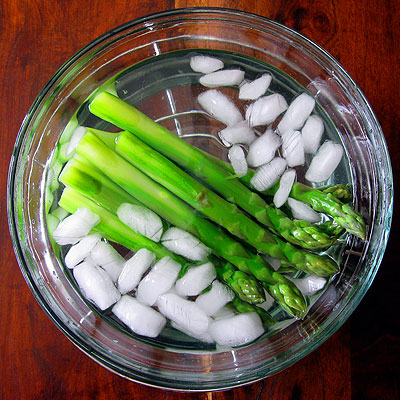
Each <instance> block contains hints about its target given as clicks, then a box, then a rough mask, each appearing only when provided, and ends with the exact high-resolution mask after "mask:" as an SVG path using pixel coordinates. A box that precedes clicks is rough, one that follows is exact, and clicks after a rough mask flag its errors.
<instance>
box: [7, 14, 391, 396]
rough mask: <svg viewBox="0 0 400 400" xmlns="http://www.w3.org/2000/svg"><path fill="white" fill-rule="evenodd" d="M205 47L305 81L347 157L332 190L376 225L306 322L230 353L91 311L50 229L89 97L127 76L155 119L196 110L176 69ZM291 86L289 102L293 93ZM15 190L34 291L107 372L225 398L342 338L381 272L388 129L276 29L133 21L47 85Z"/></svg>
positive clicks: (315, 57) (182, 19)
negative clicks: (62, 150) (154, 335)
mask: <svg viewBox="0 0 400 400" xmlns="http://www.w3.org/2000/svg"><path fill="white" fill-rule="evenodd" d="M199 49H200V50H203V51H217V52H221V54H227V55H230V56H232V57H233V58H234V59H235V60H236V62H237V63H240V62H241V61H240V60H242V61H243V60H247V61H248V60H254V59H256V60H258V62H260V63H265V64H263V65H266V66H268V68H270V69H271V70H276V71H277V73H278V72H279V73H280V74H281V75H280V76H282V77H283V78H282V82H289V83H290V82H291V83H293V82H297V84H298V85H301V87H303V88H305V89H307V90H308V91H310V92H311V93H312V94H313V95H314V96H315V98H316V100H317V102H318V104H319V106H320V107H322V108H323V109H324V110H325V111H326V113H327V115H328V116H329V118H330V120H331V122H332V123H333V124H334V125H335V126H336V128H337V131H335V132H334V133H332V134H334V135H336V136H337V137H336V139H337V140H339V141H341V142H342V144H343V146H344V149H345V163H343V166H342V167H341V168H340V169H339V172H338V173H335V175H334V176H333V178H332V180H331V181H332V183H335V182H338V181H341V182H343V180H345V181H346V183H350V184H351V185H352V187H353V194H354V198H355V199H356V204H355V207H356V208H357V210H359V211H360V212H361V213H362V215H363V217H364V218H365V220H366V222H367V225H368V238H367V240H366V241H361V240H359V239H357V238H355V237H353V236H350V237H348V238H347V239H346V241H345V242H344V243H343V244H342V246H341V248H340V254H341V271H340V273H339V274H337V275H336V276H335V277H334V279H333V280H332V281H331V282H330V283H329V287H328V288H327V290H326V291H324V293H323V294H322V295H321V296H320V297H319V298H318V299H317V300H316V301H315V302H314V304H313V305H312V307H311V309H310V311H309V312H308V314H307V316H306V318H305V319H304V320H302V321H294V322H293V323H291V324H290V325H289V326H287V327H286V328H285V329H281V330H279V331H277V332H274V333H273V334H270V335H268V337H264V338H261V339H260V340H257V341H255V342H253V343H251V344H249V345H246V346H242V347H240V348H235V349H229V350H227V349H214V350H213V349H209V348H207V347H205V348H203V347H202V346H200V345H199V346H198V347H196V346H194V345H193V344H192V343H189V344H188V345H187V346H186V345H185V343H183V342H179V339H176V342H174V343H170V344H165V343H164V344H162V342H157V341H156V342H152V341H149V340H143V339H142V338H140V337H138V336H135V335H129V334H127V333H126V331H124V329H120V327H118V326H116V325H115V324H113V323H112V322H110V321H109V320H107V319H103V318H101V317H100V316H99V315H97V314H96V313H94V312H92V311H91V308H90V307H89V306H88V304H87V303H86V302H85V301H84V300H83V299H82V297H81V296H80V295H79V292H78V291H76V289H75V286H74V285H73V284H72V283H71V280H70V279H69V277H68V276H67V275H66V274H65V273H64V268H63V265H62V263H61V262H60V259H59V253H58V251H57V249H55V248H53V246H52V244H51V242H50V239H49V235H48V229H47V220H46V201H47V202H48V201H49V197H50V200H51V195H50V196H49V193H48V194H47V195H46V186H47V182H48V181H49V180H50V179H51V178H52V177H51V176H50V175H51V174H50V173H49V165H50V162H51V157H52V154H53V152H54V149H55V148H56V144H57V141H58V139H59V137H60V135H61V133H62V132H63V130H64V128H65V127H66V125H67V123H68V121H69V120H70V119H71V117H72V116H73V115H74V114H75V113H76V112H77V110H78V109H81V110H82V109H84V106H83V108H82V105H84V104H85V101H86V100H87V99H88V98H89V97H90V95H91V94H93V92H94V91H95V90H96V89H98V87H99V86H100V85H108V84H110V82H113V80H111V81H110V79H112V77H114V76H116V75H117V74H120V75H119V78H117V81H116V82H114V83H115V84H116V87H117V88H118V85H120V86H119V90H120V91H121V93H119V94H121V95H125V96H126V98H127V99H128V100H129V99H130V100H131V101H132V102H133V103H135V104H139V105H142V106H143V107H142V108H144V109H145V111H147V112H148V113H149V116H150V117H152V118H160V117H163V116H165V115H167V114H171V113H174V112H180V111H186V110H187V109H188V107H189V108H190V107H192V105H191V104H190V106H188V103H187V102H190V101H192V100H190V99H191V98H192V97H193V93H194V92H195V89H193V91H192V88H193V85H192V84H193V82H192V77H191V76H190V74H185V71H182V70H181V69H180V68H179V65H178V64H179V62H178V61H176V60H180V58H179V57H181V56H182V54H186V53H185V51H187V50H189V51H192V52H193V53H196V52H198V51H199ZM162 57H164V58H163V59H167V60H169V61H168V62H172V64H171V65H172V66H173V67H171V68H170V69H169V70H168V71H169V73H168V74H167V75H162V74H161V75H159V74H158V73H159V71H158V70H152V65H153V64H154V61H157V60H158V59H161V58H162ZM171 60H172V61H171ZM174 60H175V61H176V62H177V63H178V64H176V63H175V64H174V62H175V61H174ZM138 63H140V64H138ZM137 65H139V66H145V68H141V69H140V71H141V72H138V73H137V74H136V73H135V74H133V75H132V74H130V75H129V74H127V73H126V71H129V69H128V68H129V67H131V66H137ZM154 65H155V64H154ZM127 69H128V70H127ZM255 71H257V68H256V67H255ZM140 74H142V75H140ZM126 76H128V80H129V85H131V86H129V85H128V86H126V87H125V88H124V87H122V86H121V82H123V80H124V79H125V78H124V77H126ZM140 85H142V86H140ZM185 87H189V88H190V90H189V92H185V91H184V90H185V89H184V88H185ZM287 87H288V91H289V92H290V90H291V86H290V84H288V86H287ZM144 89H146V90H144ZM182 90H183V92H182ZM188 94H189V95H190V96H188ZM150 100H151V101H150ZM83 114H84V112H83ZM86 117H88V116H87V115H86ZM86 117H85V118H86ZM88 118H89V119H90V117H88ZM92 122H93V121H92ZM93 123H94V124H95V123H96V121H94V122H93ZM168 123H169V125H170V126H169V127H170V128H171V129H172V130H174V131H175V132H176V133H178V134H182V132H183V133H189V134H190V132H191V131H193V130H196V129H197V131H198V132H199V131H200V132H201V131H202V129H203V128H205V127H206V126H202V125H201V124H200V123H199V122H196V121H194V120H193V118H189V119H186V120H185V121H179V120H177V119H175V120H170V121H169V122H168ZM199 124H200V125H199ZM205 125H207V124H205ZM211 142H212V141H211ZM213 143H214V142H213ZM210 148H212V149H213V152H214V154H216V155H220V153H221V151H222V150H221V149H220V148H219V149H220V150H218V146H217V147H215V146H214V147H213V145H210V143H208V149H210ZM8 188H9V189H8V216H9V226H10V231H11V236H12V240H13V245H14V248H15V253H16V255H17V258H18V262H19V265H20V267H21V271H22V273H23V275H24V277H25V279H26V281H27V283H28V285H29V287H30V288H31V290H32V292H33V294H34V296H35V297H36V299H37V301H38V302H39V303H40V305H41V306H42V308H43V309H44V310H45V312H46V313H47V314H48V315H49V316H50V318H51V320H52V321H53V322H54V323H55V324H56V325H57V326H58V327H59V328H60V329H61V331H62V332H64V334H65V335H66V336H67V337H68V338H69V339H70V340H71V341H72V342H73V343H75V344H76V345H77V346H78V347H79V348H80V349H81V350H82V351H83V352H85V353H86V354H87V355H88V356H89V357H91V358H92V359H93V360H95V361H97V362H98V363H99V364H101V365H103V366H104V367H106V368H108V369H109V370H111V371H113V372H115V373H117V374H119V375H121V376H123V377H126V378H128V379H130V380H133V381H136V382H140V383H144V384H147V385H151V386H155V387H161V388H168V389H175V390H188V391H190V390H193V391H206V390H218V389H227V388H232V387H236V386H240V385H243V384H247V383H250V382H254V381H256V380H258V379H262V378H264V377H267V376H270V375H272V374H275V373H277V372H279V371H281V370H282V369H284V368H286V367H288V366H290V365H292V364H293V363H295V362H297V361H298V360H300V359H301V358H303V357H304V356H306V355H307V354H309V353H310V352H311V351H313V350H314V349H316V348H317V347H318V346H319V345H321V344H322V343H323V342H324V341H325V340H327V339H328V338H329V337H330V336H331V335H332V334H333V333H334V332H335V331H336V330H337V329H339V327H340V326H341V325H342V324H343V323H344V322H345V321H346V319H347V318H348V317H349V316H350V314H351V313H352V312H353V311H354V309H355V308H356V307H357V305H358V304H359V302H360V301H361V299H362V298H363V296H364V295H365V293H366V291H367V290H368V288H369V286H370V285H371V283H372V281H373V279H374V276H375V274H376V272H377V270H378V268H379V265H380V262H381V259H382V256H383V253H384V251H385V247H386V243H387V239H388V234H389V229H390V223H391V216H392V198H393V193H392V191H393V187H392V171H391V165H390V160H389V156H388V152H387V147H386V143H385V140H384V136H383V133H382V130H381V127H380V126H379V123H378V121H377V120H376V117H375V115H374V113H373V111H372V110H371V108H370V106H369V104H368V102H367V100H366V99H365V97H364V96H363V94H362V92H361V91H360V89H359V88H358V86H357V85H356V84H355V83H354V81H353V80H352V79H351V78H350V76H349V75H348V74H347V73H346V72H345V71H344V70H343V68H342V67H341V66H340V65H339V64H338V63H337V61H335V60H334V59H333V58H332V57H331V56H330V55H329V54H328V53H326V52H325V51H324V50H323V49H321V48H320V47H318V46H317V45H315V44H314V43H313V42H311V41H310V40H308V39H307V38H305V37H304V36H302V35H300V34H298V33H296V32H294V31H293V30H291V29H289V28H287V27H285V26H283V25H281V24H278V23H276V22H274V21H271V20H268V19H266V18H262V17H260V16H257V15H252V14H248V13H244V12H239V11H233V10H227V9H212V8H211V9H209V8H206V9H202V8H192V9H190V8H189V9H181V10H174V11H167V12H163V13H159V14H154V15H151V16H147V17H144V18H140V19H137V20H134V21H132V22H129V23H127V24H125V25H122V26H120V27H118V28H116V29H114V30H112V31H110V32H108V33H106V34H104V35H103V36H101V37H99V38H98V39H96V40H95V41H93V42H92V43H90V44H88V45H87V46H86V47H84V48H83V49H82V50H80V51H79V52H78V53H76V54H75V55H74V56H73V57H72V58H71V59H69V60H68V61H67V62H66V63H65V64H64V65H63V66H62V67H61V68H60V69H59V70H58V71H57V72H56V73H55V75H54V76H53V77H52V78H51V79H50V81H49V82H48V83H47V84H46V85H45V87H44V88H43V89H42V91H41V92H40V94H39V96H38V97H37V98H36V100H35V101H34V103H33V105H32V107H31V108H30V110H29V112H28V114H27V116H26V118H25V119H24V122H23V124H22V127H21V129H20V131H19V134H18V137H17V140H16V144H15V149H14V152H13V156H12V159H11V163H10V169H9V185H8Z"/></svg>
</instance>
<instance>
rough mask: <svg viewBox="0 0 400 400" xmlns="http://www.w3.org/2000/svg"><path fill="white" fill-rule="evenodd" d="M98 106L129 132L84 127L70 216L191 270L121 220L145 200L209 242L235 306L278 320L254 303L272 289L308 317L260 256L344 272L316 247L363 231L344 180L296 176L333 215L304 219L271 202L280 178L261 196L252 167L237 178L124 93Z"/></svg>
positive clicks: (303, 193)
mask: <svg viewBox="0 0 400 400" xmlns="http://www.w3.org/2000/svg"><path fill="white" fill-rule="evenodd" d="M90 111H91V112H92V113H93V114H94V115H96V116H97V117H100V118H102V119H104V120H105V121H108V122H111V123H113V124H114V125H116V126H117V127H119V128H120V129H122V130H124V131H122V132H120V133H117V134H110V133H107V132H102V131H97V130H94V129H89V128H88V129H86V131H85V132H80V134H81V136H82V138H81V140H80V141H79V144H78V145H77V146H76V149H75V155H74V156H73V158H72V159H70V161H68V163H67V164H66V166H65V167H64V169H63V171H62V173H61V175H60V178H59V180H60V182H61V183H63V184H64V185H65V188H64V190H63V192H62V195H61V198H60V200H59V205H60V206H61V207H62V208H64V209H65V210H67V211H68V212H69V213H74V212H76V210H78V209H79V208H82V207H86V208H88V209H89V210H91V211H92V212H93V213H95V214H96V215H98V216H99V217H100V223H99V224H98V225H96V227H95V228H94V229H95V231H98V232H101V234H102V235H103V237H105V238H106V239H107V240H110V241H112V242H116V243H120V244H122V245H123V246H125V247H127V248H128V249H131V250H133V251H138V250H140V249H143V248H145V249H148V250H149V251H151V252H153V253H154V254H155V256H156V257H157V258H159V259H162V258H163V257H170V258H171V259H172V260H174V261H175V262H177V263H178V264H179V265H180V266H181V271H180V276H182V275H184V273H185V271H186V270H187V268H188V262H187V260H186V259H185V258H184V257H182V256H179V255H177V254H174V253H172V252H171V251H170V250H168V249H167V248H166V247H164V246H163V245H162V243H158V242H155V241H153V240H150V239H149V238H147V237H145V236H143V235H141V234H139V233H138V232H135V231H134V230H132V229H130V228H129V227H127V226H126V225H125V224H124V223H122V222H121V221H120V220H119V219H118V217H117V211H118V209H119V207H120V206H121V205H122V204H124V203H129V204H135V205H140V206H145V207H147V208H148V209H150V210H152V211H153V212H155V213H156V214H157V215H159V216H160V217H162V218H163V219H164V221H166V222H167V223H168V224H170V225H172V226H176V227H179V228H181V229H183V230H185V231H186V232H189V233H190V234H192V235H194V236H195V237H197V238H198V239H199V240H200V241H201V242H202V243H204V245H205V246H207V247H208V248H209V249H210V251H211V254H210V255H209V256H208V259H209V260H210V261H212V263H213V264H214V265H215V267H216V273H217V276H218V278H219V279H220V280H221V281H223V282H225V283H226V284H227V285H228V286H229V287H230V288H231V289H232V290H233V291H234V293H235V297H234V298H233V300H232V302H231V303H230V304H231V306H232V307H233V308H235V309H236V310H237V311H238V312H243V313H248V312H254V311H255V312H257V313H258V315H259V316H260V317H261V320H262V321H263V323H264V325H265V326H267V325H270V324H271V323H273V321H272V319H271V317H270V316H269V315H268V313H266V312H265V311H264V310H263V309H262V308H260V307H257V306H255V304H259V303H262V302H263V301H265V295H264V288H265V290H266V291H267V292H268V293H269V295H271V296H272V297H273V299H274V300H275V301H276V302H277V303H278V304H279V305H280V306H281V307H282V308H283V309H284V310H286V311H287V312H288V313H289V315H291V316H294V317H296V318H303V317H304V315H305V314H306V312H307V306H306V301H305V299H304V297H303V295H302V293H301V292H300V291H299V290H298V288H297V287H296V286H295V284H294V283H293V282H292V281H291V280H289V279H287V278H286V277H285V276H284V275H283V274H281V273H279V272H278V271H276V270H275V269H274V268H272V267H271V266H270V265H269V264H268V262H267V261H266V259H265V257H262V256H261V254H264V255H267V256H271V257H273V258H276V259H279V260H280V261H281V262H282V264H283V265H284V266H285V267H293V268H296V269H298V270H301V271H305V272H307V273H310V274H314V275H318V276H322V277H330V276H333V275H334V274H336V273H337V272H338V266H337V265H336V263H335V262H334V261H333V260H332V259H330V258H329V257H328V256H323V255H320V254H318V253H315V252H311V251H310V250H313V251H315V250H316V251H319V250H323V249H326V248H328V247H329V246H331V245H332V244H334V243H335V241H336V240H337V236H338V235H340V234H341V233H342V232H343V229H345V230H347V231H348V232H349V233H352V234H354V235H356V236H358V237H360V238H362V239H364V238H365V235H366V229H365V224H364V222H363V220H362V218H361V217H360V215H359V214H358V213H356V212H355V211H354V210H353V209H352V207H351V206H350V205H349V204H347V202H348V201H349V200H350V199H351V195H350V194H349V190H348V188H347V187H345V186H343V185H334V186H329V187H325V188H321V189H314V188H311V187H309V186H306V185H303V184H301V183H299V182H295V183H294V184H293V187H292V189H291V191H290V196H291V197H292V198H294V199H296V200H300V201H303V202H306V203H308V204H310V205H311V206H312V207H313V208H314V210H316V211H318V212H323V213H325V214H327V215H328V216H329V217H330V218H331V220H330V221H328V222H325V223H323V224H319V225H315V224H312V223H308V222H306V221H302V220H296V219H294V218H290V217H288V216H287V215H286V214H285V213H284V212H283V211H282V210H280V209H278V208H276V207H274V206H273V205H270V204H269V203H268V202H267V200H266V199H267V198H268V197H269V196H273V195H274V193H275V192H276V191H277V190H278V188H279V183H278V184H276V185H274V186H273V187H272V188H270V189H268V190H267V191H265V192H264V193H256V192H255V191H254V188H253V187H252V186H251V183H250V181H251V178H252V176H253V175H254V170H251V169H249V170H248V173H247V174H246V175H244V176H243V177H241V178H238V177H237V176H235V174H234V171H233V170H232V167H231V165H230V164H228V163H225V162H223V161H221V160H218V159H214V158H213V157H212V156H210V155H208V154H205V153H203V152H202V151H201V150H199V149H197V148H196V147H194V146H191V145H190V144H188V143H187V142H185V141H184V140H182V139H180V138H178V137H176V136H175V135H174V134H172V133H171V132H169V131H168V130H166V129H165V128H163V127H162V126H161V125H158V124H157V123H155V122H154V121H152V120H151V119H150V118H148V117H147V116H145V115H144V114H142V113H141V112H140V111H138V110H136V109H135V108H134V107H132V106H130V105H129V104H127V103H125V102H124V101H122V100H121V99H119V98H118V97H116V96H114V95H111V94H109V93H107V92H101V93H99V94H97V95H96V96H95V97H94V98H93V100H92V101H91V103H90ZM196 178H197V179H196ZM203 182H204V183H203ZM265 196H266V197H265ZM341 200H342V201H341Z"/></svg>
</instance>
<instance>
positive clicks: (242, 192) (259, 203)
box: [89, 92, 332, 250]
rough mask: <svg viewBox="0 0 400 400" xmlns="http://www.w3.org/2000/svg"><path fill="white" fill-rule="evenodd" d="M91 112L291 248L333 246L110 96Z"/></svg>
mask: <svg viewBox="0 0 400 400" xmlns="http://www.w3.org/2000/svg"><path fill="white" fill-rule="evenodd" d="M89 108H90V111H91V112H92V113H93V114H94V115H96V116H98V117H100V118H103V119H104V120H106V121H108V122H111V123H113V124H115V125H116V126H118V127H120V128H122V129H125V130H127V131H129V132H131V133H133V134H134V135H135V136H137V137H139V138H140V139H141V140H142V141H143V142H145V143H146V144H148V145H149V146H152V147H153V148H155V149H157V151H159V152H160V153H162V154H164V155H165V156H167V157H169V158H170V159H171V160H173V161H175V162H176V163H177V164H179V165H181V166H182V167H183V168H185V169H186V170H188V171H190V172H191V173H193V174H194V175H195V176H197V177H198V178H200V179H202V180H204V181H205V182H206V183H208V184H209V185H210V186H211V187H212V188H213V189H214V190H216V191H217V192H218V193H219V194H220V195H222V196H223V197H225V198H226V200H228V201H229V202H231V203H234V204H237V205H238V206H239V207H241V208H242V209H243V210H245V211H247V212H248V213H249V214H250V215H252V216H253V217H254V218H255V219H256V220H257V221H259V222H261V223H262V224H264V225H266V226H267V227H268V228H269V229H270V230H271V231H273V232H274V233H275V234H279V235H281V236H282V237H284V238H285V239H286V240H288V241H290V242H291V243H293V244H296V245H299V246H301V247H304V248H307V249H312V250H315V249H321V248H326V247H328V246H330V245H331V244H332V239H331V238H330V237H329V235H326V234H325V233H324V232H322V231H319V229H318V227H315V226H312V225H309V226H307V229H304V224H296V221H293V220H291V219H289V218H287V217H286V216H285V215H284V214H283V213H281V212H279V210H277V209H276V208H274V207H270V206H269V205H268V204H267V203H266V202H265V201H264V200H263V199H262V198H261V197H260V196H259V195H258V194H256V193H254V192H252V191H251V190H249V189H248V188H246V187H245V186H244V185H243V184H242V183H241V182H240V181H239V180H238V179H236V178H233V179H230V178H232V176H231V175H230V174H229V172H228V171H226V169H225V168H223V167H221V166H218V165H215V163H213V162H212V161H210V160H209V159H208V157H207V156H206V155H204V153H203V152H202V151H201V150H199V149H197V148H196V147H194V146H192V145H190V144H188V143H187V142H185V141H184V140H181V139H180V138H178V137H177V136H175V135H174V134H172V133H171V132H169V131H168V130H167V129H165V128H164V127H162V126H161V125H159V124H157V123H155V122H154V121H153V120H151V119H150V118H148V117H147V116H146V115H144V114H143V113H141V112H140V111H138V110H136V109H135V108H134V107H132V106H130V105H129V104H127V103H126V102H124V101H123V100H121V99H119V98H118V97H115V96H113V95H111V94H109V93H105V92H102V93H99V94H98V95H97V96H95V97H94V99H93V100H92V102H91V103H90V106H89Z"/></svg>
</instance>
